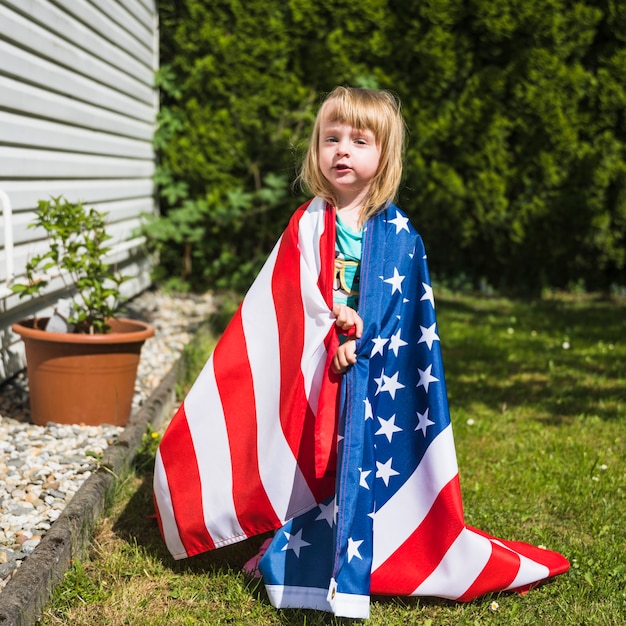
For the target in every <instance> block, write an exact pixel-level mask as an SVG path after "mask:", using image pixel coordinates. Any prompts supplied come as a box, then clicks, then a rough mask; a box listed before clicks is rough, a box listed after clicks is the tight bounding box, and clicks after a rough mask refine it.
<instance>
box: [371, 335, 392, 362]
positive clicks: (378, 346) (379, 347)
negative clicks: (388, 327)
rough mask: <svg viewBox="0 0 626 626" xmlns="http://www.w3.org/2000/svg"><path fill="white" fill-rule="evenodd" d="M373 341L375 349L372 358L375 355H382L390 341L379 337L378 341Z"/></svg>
mask: <svg viewBox="0 0 626 626" xmlns="http://www.w3.org/2000/svg"><path fill="white" fill-rule="evenodd" d="M372 341H373V342H374V348H373V350H372V353H371V354H370V357H373V356H374V355H375V354H382V353H383V348H384V347H385V344H386V343H387V342H388V341H389V339H388V338H385V337H381V336H380V335H378V337H376V339H372Z"/></svg>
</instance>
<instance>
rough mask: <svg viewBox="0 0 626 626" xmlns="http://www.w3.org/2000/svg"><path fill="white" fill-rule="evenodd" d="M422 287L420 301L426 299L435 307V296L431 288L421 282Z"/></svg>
mask: <svg viewBox="0 0 626 626" xmlns="http://www.w3.org/2000/svg"><path fill="white" fill-rule="evenodd" d="M422 287H424V295H423V296H422V297H421V298H420V302H421V301H422V300H428V302H430V304H431V306H432V307H433V309H434V308H435V296H434V295H433V288H432V287H431V286H430V285H428V284H427V283H422Z"/></svg>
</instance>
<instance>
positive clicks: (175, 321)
mask: <svg viewBox="0 0 626 626" xmlns="http://www.w3.org/2000/svg"><path fill="white" fill-rule="evenodd" d="M126 308H127V312H126V313H125V315H126V316H127V317H133V318H137V319H141V320H144V321H147V322H149V323H151V324H152V325H154V327H155V336H154V337H152V338H151V339H149V340H148V341H147V342H146V343H145V345H144V347H143V349H142V352H141V359H140V363H139V370H138V374H137V383H136V387H135V396H134V399H133V410H136V409H137V408H138V407H140V406H141V405H142V404H143V403H144V402H145V401H146V399H147V398H149V396H150V394H151V393H152V391H153V390H154V389H155V388H156V387H157V386H158V385H159V383H160V382H161V380H162V379H163V378H164V377H165V375H166V374H167V373H168V372H169V371H170V369H171V368H172V366H173V365H174V363H176V361H177V360H178V358H179V356H180V354H181V352H182V350H183V348H184V346H185V345H186V344H187V343H188V341H189V340H190V338H191V336H192V334H193V332H194V331H195V330H196V329H197V328H198V326H199V325H200V324H202V322H204V321H205V320H206V319H207V318H208V317H209V315H210V314H211V313H212V312H213V311H214V300H213V297H212V296H211V295H210V294H205V295H202V296H192V295H180V294H177V295H167V294H165V293H163V292H160V291H158V290H157V291H153V290H149V291H146V292H144V293H142V294H141V295H139V296H137V297H136V298H134V299H133V300H132V301H131V302H130V303H128V304H127V305H126ZM122 431H123V428H121V427H116V426H84V425H65V424H63V425H62V424H53V423H50V424H48V425H47V426H45V427H43V426H36V425H34V424H32V423H31V422H30V411H29V409H28V380H27V378H26V376H25V375H24V374H23V373H22V374H19V375H18V376H16V377H15V378H13V379H12V380H10V381H8V382H6V383H5V384H3V385H2V386H0V590H2V589H3V588H4V586H5V585H6V583H7V582H8V581H9V579H10V578H11V576H12V575H13V574H14V572H15V571H16V569H17V568H18V567H19V566H20V564H21V563H22V561H23V560H24V559H26V558H27V557H28V555H29V554H30V553H31V552H32V551H33V550H34V549H35V548H36V547H37V545H38V544H39V542H40V541H41V538H42V537H43V535H44V534H45V532H46V531H47V530H49V529H50V526H51V524H52V523H53V522H54V521H55V520H56V519H57V518H58V517H59V515H60V514H61V512H62V511H63V509H64V507H65V506H66V504H67V503H68V502H69V501H70V500H71V499H72V497H73V496H74V494H75V493H76V492H77V491H78V489H79V488H80V487H81V485H82V484H83V483H84V482H85V480H87V478H89V476H90V475H91V473H92V471H93V470H94V469H95V468H96V467H97V462H98V459H99V458H100V457H101V456H102V454H103V452H104V450H105V449H106V448H107V446H108V445H109V444H111V443H112V442H113V441H115V440H116V439H117V438H118V437H119V434H120V433H121V432H122Z"/></svg>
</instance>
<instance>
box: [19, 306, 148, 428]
mask: <svg viewBox="0 0 626 626" xmlns="http://www.w3.org/2000/svg"><path fill="white" fill-rule="evenodd" d="M46 321H47V319H45V318H41V319H38V320H37V321H36V323H35V320H24V321H21V322H18V323H16V324H13V326H12V328H13V332H15V333H17V334H18V335H20V336H21V337H22V339H23V341H24V347H25V351H26V366H27V373H28V385H29V392H30V410H31V418H32V421H33V423H34V424H39V425H45V424H47V423H48V422H57V423H61V424H87V425H97V424H116V425H118V426H124V425H125V424H126V422H127V421H128V418H129V417H130V414H131V410H132V402H133V393H134V389H135V379H136V378H137V367H138V366H139V356H140V353H141V348H142V346H143V344H144V342H145V340H146V339H148V338H149V337H152V336H153V335H154V328H153V327H152V326H150V325H149V324H146V323H145V322H140V321H136V320H130V319H124V318H121V319H116V320H111V321H110V324H111V331H110V332H108V333H106V334H103V335H84V334H73V333H53V332H47V331H45V330H42V329H43V328H45V325H46Z"/></svg>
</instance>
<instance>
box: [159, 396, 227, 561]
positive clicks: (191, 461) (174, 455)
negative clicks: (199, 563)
mask: <svg viewBox="0 0 626 626" xmlns="http://www.w3.org/2000/svg"><path fill="white" fill-rule="evenodd" d="M159 451H160V453H161V458H162V459H163V466H164V467H165V472H166V475H167V482H168V484H169V485H172V486H173V488H171V490H170V495H171V498H172V507H173V509H174V517H175V519H176V525H177V526H178V532H179V534H180V537H181V540H182V542H183V545H184V546H185V551H186V552H187V555H188V556H193V555H194V554H200V553H201V552H206V551H207V550H213V549H214V548H215V543H214V542H213V539H212V538H211V535H209V532H208V531H207V529H206V524H205V522H204V515H203V513H202V489H201V484H200V473H199V471H198V465H197V463H196V462H195V458H196V451H195V449H194V445H193V440H192V438H191V433H190V431H189V425H188V423H187V416H186V414H185V407H184V405H181V406H180V408H179V409H178V411H177V413H176V415H175V416H174V418H173V419H172V421H171V423H170V425H169V426H168V429H167V438H164V439H163V442H162V443H161V446H160V447H159ZM180 459H188V461H187V462H186V463H180Z"/></svg>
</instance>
